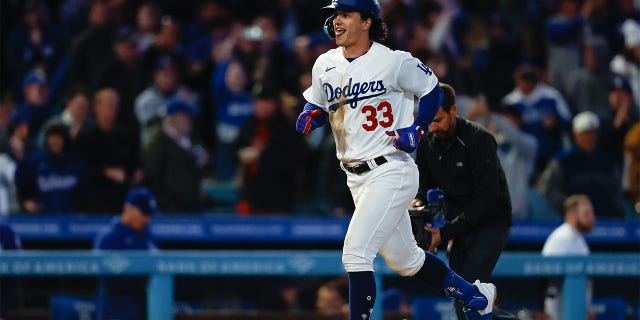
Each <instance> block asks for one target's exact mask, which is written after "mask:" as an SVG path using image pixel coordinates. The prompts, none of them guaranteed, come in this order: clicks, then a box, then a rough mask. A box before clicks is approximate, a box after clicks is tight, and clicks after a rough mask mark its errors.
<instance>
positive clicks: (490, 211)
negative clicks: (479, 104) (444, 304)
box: [412, 83, 512, 319]
mask: <svg viewBox="0 0 640 320" xmlns="http://www.w3.org/2000/svg"><path fill="white" fill-rule="evenodd" d="M440 86H441V87H442V90H443V92H444V99H443V101H442V105H441V106H440V110H438V113H437V114H436V116H435V117H434V119H433V121H432V122H431V124H430V125H429V133H428V134H427V136H426V138H425V139H422V141H421V142H420V144H419V146H418V152H417V157H416V164H417V165H418V169H419V170H420V188H419V189H418V190H419V191H418V195H417V197H416V199H415V200H414V201H413V203H412V205H414V206H421V205H422V204H423V202H425V201H426V191H427V190H428V189H433V188H440V189H442V190H443V191H444V194H445V205H446V218H447V220H448V221H450V222H448V223H447V224H445V225H444V226H442V227H441V228H429V227H427V230H428V231H429V232H431V234H432V242H431V247H430V248H429V250H430V251H434V250H435V248H436V247H437V246H438V245H439V244H440V243H448V244H452V245H451V247H450V248H451V249H450V250H451V251H450V254H449V264H450V266H451V269H453V270H454V271H455V272H457V273H458V274H459V275H460V276H462V277H463V278H464V279H466V280H467V281H473V280H474V279H480V281H482V282H487V281H488V280H489V277H490V276H491V272H492V271H493V268H494V267H495V265H496V262H497V261H498V257H499V256H500V253H501V252H502V249H503V248H504V245H505V244H506V243H507V240H508V238H509V230H510V226H511V219H512V216H511V200H510V197H509V190H508V188H507V180H506V178H505V175H504V172H503V171H502V167H501V166H500V161H499V160H498V156H497V154H496V149H497V145H496V141H495V139H494V138H493V135H492V134H491V133H489V132H488V131H487V130H485V129H484V128H483V127H482V126H481V125H479V124H477V123H474V122H471V121H468V120H465V119H461V118H458V117H457V107H456V104H455V91H454V90H453V88H452V87H451V86H449V85H447V84H442V83H441V84H440ZM457 309H458V310H456V312H457V314H458V319H466V318H464V315H463V314H462V309H461V307H459V306H457Z"/></svg>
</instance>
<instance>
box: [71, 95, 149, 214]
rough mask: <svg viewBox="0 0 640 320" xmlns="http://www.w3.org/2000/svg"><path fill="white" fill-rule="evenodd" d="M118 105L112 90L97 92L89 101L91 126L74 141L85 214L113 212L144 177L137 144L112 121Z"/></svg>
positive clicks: (118, 101) (118, 99)
mask: <svg viewBox="0 0 640 320" xmlns="http://www.w3.org/2000/svg"><path fill="white" fill-rule="evenodd" d="M119 103H120V98H119V96H118V93H117V92H116V91H115V90H113V89H110V88H104V89H100V90H99V91H98V92H97V93H96V94H95V97H94V101H93V104H94V106H93V111H94V115H95V124H93V125H92V126H89V127H86V128H83V129H82V131H80V133H79V134H78V137H77V138H76V150H77V151H78V154H80V156H82V158H83V159H84V160H85V162H86V164H87V181H88V186H87V197H88V199H91V201H88V202H87V206H86V211H87V212H93V213H113V212H117V211H118V210H120V204H121V203H122V201H123V199H124V198H125V196H126V193H127V190H128V189H129V188H130V187H131V186H135V185H138V184H139V183H140V182H141V181H142V178H143V177H144V175H143V172H142V168H141V160H140V153H139V144H138V140H137V139H131V135H130V134H129V133H127V132H126V130H125V129H123V128H122V127H121V126H120V125H119V124H118V123H117V121H116V116H117V114H118V108H119Z"/></svg>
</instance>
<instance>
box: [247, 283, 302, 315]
mask: <svg viewBox="0 0 640 320" xmlns="http://www.w3.org/2000/svg"><path fill="white" fill-rule="evenodd" d="M256 307H257V309H258V310H269V311H279V312H282V313H294V312H296V311H300V289H299V288H298V286H297V285H296V284H295V283H294V282H291V281H287V280H284V282H280V281H278V282H277V283H276V284H275V285H272V286H269V289H268V290H266V291H265V292H263V294H262V295H261V296H260V297H259V298H258V301H257V304H256Z"/></svg>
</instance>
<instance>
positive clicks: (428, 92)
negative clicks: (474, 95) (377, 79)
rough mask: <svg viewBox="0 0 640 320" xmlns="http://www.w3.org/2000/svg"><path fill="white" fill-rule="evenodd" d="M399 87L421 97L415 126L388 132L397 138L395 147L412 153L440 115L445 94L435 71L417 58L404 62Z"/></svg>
mask: <svg viewBox="0 0 640 320" xmlns="http://www.w3.org/2000/svg"><path fill="white" fill-rule="evenodd" d="M398 85H399V86H400V88H401V89H402V90H404V91H407V92H411V93H413V94H414V95H415V96H417V97H420V98H419V99H420V100H419V102H418V116H417V117H416V118H415V120H414V122H413V124H412V125H411V126H409V127H405V128H400V129H397V130H395V131H387V134H388V135H390V136H395V137H396V138H395V139H394V141H393V145H394V146H395V147H396V148H397V149H400V150H402V151H405V152H409V153H410V152H413V151H414V150H415V149H416V147H417V146H418V142H420V138H421V137H422V136H423V135H424V132H425V131H424V130H425V129H426V128H427V126H428V125H429V124H430V123H431V121H432V120H433V117H435V115H436V113H438V109H439V108H440V105H441V104H442V99H443V96H444V93H443V92H442V89H441V88H440V85H439V84H438V78H437V77H436V75H435V74H434V73H433V71H432V70H431V69H430V68H429V67H427V66H425V65H424V64H423V63H422V62H420V60H418V59H416V58H411V59H406V60H404V61H403V62H402V64H401V65H400V68H399V72H398Z"/></svg>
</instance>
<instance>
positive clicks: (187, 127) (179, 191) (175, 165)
mask: <svg viewBox="0 0 640 320" xmlns="http://www.w3.org/2000/svg"><path fill="white" fill-rule="evenodd" d="M197 112H198V110H197V109H196V107H195V106H192V105H190V104H188V103H185V102H183V101H180V100H172V101H170V102H169V103H168V105H167V115H166V117H165V118H164V119H163V120H162V125H161V126H160V127H156V128H155V130H154V131H153V132H152V133H151V137H150V139H149V144H148V145H147V147H146V148H145V150H144V152H143V157H144V166H145V177H146V184H147V185H148V186H149V188H150V189H151V190H152V191H153V192H154V193H155V194H156V195H157V196H158V206H159V207H160V209H161V210H162V211H165V212H191V213H193V212H197V211H199V210H200V209H202V202H203V201H202V199H203V195H202V192H201V191H200V182H201V180H202V177H203V175H204V172H203V171H204V170H203V167H204V165H205V164H207V162H208V160H209V155H208V154H207V152H206V151H205V150H204V149H203V147H202V146H200V145H199V144H198V142H197V141H195V140H194V137H193V135H192V133H193V132H192V128H193V118H194V117H195V116H196V114H197Z"/></svg>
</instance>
